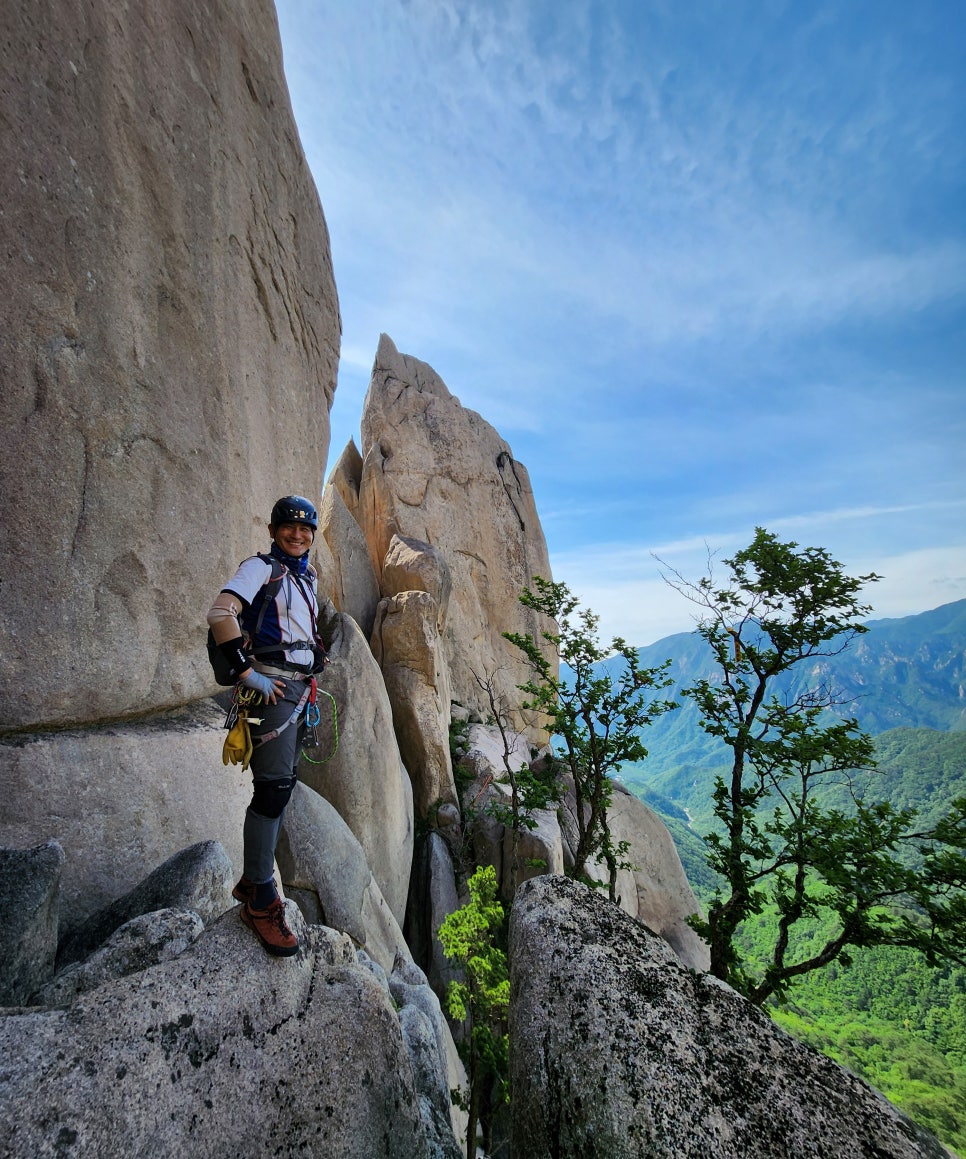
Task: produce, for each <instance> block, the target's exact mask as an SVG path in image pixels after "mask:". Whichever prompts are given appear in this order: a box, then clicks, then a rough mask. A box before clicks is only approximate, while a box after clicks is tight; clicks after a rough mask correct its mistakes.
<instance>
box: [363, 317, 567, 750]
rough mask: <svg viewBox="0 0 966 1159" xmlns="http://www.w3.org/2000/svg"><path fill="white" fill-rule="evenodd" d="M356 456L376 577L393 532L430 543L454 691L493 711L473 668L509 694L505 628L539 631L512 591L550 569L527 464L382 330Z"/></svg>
mask: <svg viewBox="0 0 966 1159" xmlns="http://www.w3.org/2000/svg"><path fill="white" fill-rule="evenodd" d="M362 457H363V466H362V476H361V479H360V481H359V488H358V493H359V500H358V520H359V522H360V524H361V526H362V529H363V531H364V532H365V535H366V540H367V542H368V544H369V553H370V557H371V559H372V564H373V568H374V570H375V572H376V575H377V576H379V577H380V581H381V578H382V574H383V569H384V565H385V560H386V554H387V552H388V551H389V547H390V544H391V542H392V538H393V536H394V535H397V536H401V537H408V538H411V539H416V540H421V541H423V542H425V543H428V544H431V545H432V546H433V548H435V549H436V550H437V551H438V552H439V553H440V555H441V556H442V557H443V559H444V560H445V562H446V565H447V567H448V569H449V572H450V575H451V579H452V595H451V597H450V600H449V609H448V612H447V615H446V626H445V630H444V632H443V635H442V646H443V654H444V656H445V658H446V661H447V666H448V669H449V679H450V687H451V690H452V695H453V698H454V699H455V700H457V701H458V702H459V703H460V704H463V705H465V706H479V707H481V708H483V709H485V710H486V711H487V712H488V711H489V705H488V703H487V702H486V699H485V697H484V696H483V693H482V691H481V689H480V686H479V682H478V679H477V678H480V679H483V680H486V679H492V680H493V681H494V684H495V688H496V691H497V694H498V695H499V694H501V693H502V694H506V696H507V698H508V701H509V704H510V705H511V707H512V706H513V705H516V704H517V703H518V702H519V695H518V692H517V687H516V686H517V685H518V684H521V683H523V682H524V680H525V677H526V669H525V666H524V664H523V662H522V660H521V659H520V657H519V654H518V653H517V652H516V649H514V648H513V647H512V646H511V645H509V644H508V643H507V642H506V641H505V640H504V639H503V638H502V633H503V632H506V631H515V632H524V633H529V634H531V635H532V636H534V638H535V639H539V638H540V632H541V630H542V627H543V625H541V624H538V623H537V620H536V617H535V616H534V615H533V614H532V613H530V612H529V611H528V610H527V609H525V608H523V607H522V606H521V605H520V603H519V596H520V592H521V591H522V589H523V588H524V587H526V586H532V584H533V577H534V576H535V575H540V576H543V577H545V578H550V563H549V558H548V555H547V546H546V542H545V540H544V536H543V530H542V528H541V526H540V520H539V519H538V517H537V512H536V506H535V504H534V499H533V491H532V488H531V486H530V480H529V476H528V475H527V472H526V468H525V467H524V466H523V464H522V463H519V462H518V461H517V460H516V459H514V457H513V453H512V452H511V450H510V448H509V446H508V445H507V444H506V443H505V442H504V441H503V440H502V439H501V438H500V436H499V435H498V434H497V432H496V431H495V430H494V429H493V427H491V426H490V424H489V423H487V422H485V421H484V420H483V419H482V418H481V417H480V416H479V415H478V414H477V413H476V412H475V411H472V410H468V409H466V408H464V407H463V406H462V405H461V404H460V402H459V400H458V399H457V398H455V397H454V396H453V395H452V394H451V393H450V392H449V390H448V389H447V387H446V385H445V383H444V382H443V381H442V379H441V378H440V377H439V375H437V374H436V373H435V371H434V370H433V369H432V368H431V367H430V366H428V365H427V364H426V363H424V362H420V361H419V360H418V359H416V358H412V357H410V356H408V355H405V354H400V353H399V352H398V351H397V350H396V348H395V346H394V345H393V343H392V341H391V340H390V339H389V338H388V337H386V335H383V336H382V338H381V339H380V342H379V349H378V351H377V353H376V359H375V364H374V366H373V371H372V378H371V380H370V384H369V391H368V394H367V395H366V401H365V405H364V409H363V415H362ZM347 506H349V509H350V511H351V510H352V507H351V505H349V504H347ZM517 723H518V724H519V725H520V726H522V727H528V726H529V724H530V722H528V721H524V720H522V719H521V720H518V721H517Z"/></svg>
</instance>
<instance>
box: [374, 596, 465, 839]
mask: <svg viewBox="0 0 966 1159" xmlns="http://www.w3.org/2000/svg"><path fill="white" fill-rule="evenodd" d="M439 620H440V609H439V604H438V603H437V602H436V600H435V599H434V598H433V597H432V596H431V595H430V594H429V592H425V591H404V592H400V593H399V595H395V596H390V597H389V598H387V599H384V600H381V601H380V603H379V607H378V609H377V611H376V622H375V625H374V627H373V632H372V653H373V656H375V658H376V661H377V663H378V664H379V666H380V668H381V669H382V676H383V680H384V681H385V684H386V692H387V693H388V695H389V702H390V704H391V705H392V720H393V727H394V729H395V733H396V738H397V740H398V742H399V752H400V755H401V756H402V759H403V763H404V764H405V766H406V768H407V769H408V771H409V774H410V778H411V780H412V784H413V803H414V806H415V809H416V815H417V816H419V817H426V816H427V815H428V814H429V813H430V811H431V810H433V809H435V808H436V807H438V806H439V805H440V804H442V803H443V802H446V801H450V802H455V801H456V786H455V785H454V783H453V765H452V761H451V759H450V753H449V719H450V717H449V712H450V708H449V705H450V696H449V679H448V673H447V665H446V661H445V660H444V658H443V655H442V649H441V647H440V636H439V628H438V625H439Z"/></svg>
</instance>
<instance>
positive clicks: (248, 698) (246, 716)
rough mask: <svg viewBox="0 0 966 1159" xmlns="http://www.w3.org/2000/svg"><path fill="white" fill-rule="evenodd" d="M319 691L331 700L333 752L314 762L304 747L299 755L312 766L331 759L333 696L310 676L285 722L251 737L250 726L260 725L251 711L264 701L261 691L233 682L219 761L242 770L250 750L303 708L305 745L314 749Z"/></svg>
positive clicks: (281, 729) (336, 731)
mask: <svg viewBox="0 0 966 1159" xmlns="http://www.w3.org/2000/svg"><path fill="white" fill-rule="evenodd" d="M320 692H321V693H322V695H323V696H327V697H328V698H329V700H330V701H331V702H332V735H333V737H334V743H333V746H332V752H330V753H329V755H328V756H327V757H324V758H323V759H322V760H318V761H317V760H314V759H313V758H312V757H310V756H309V755H308V753H307V752H306V751H305V748H303V749H302V756H303V757H305V759H306V760H307V761H308V762H309V763H310V764H313V765H324V764H326V763H327V762H328V761H330V760H332V758H333V757H334V756H335V754H336V751H337V750H338V748H339V718H338V712H337V709H336V703H335V697H334V696H332V694H331V693H329V692H326V691H325V689H324V688H319V686H318V683H317V682H316V680H315V678H314V677H312V678H311V679H309V680H307V681H306V683H305V691H304V692H303V693H302V695H301V697H300V698H299V701H298V703H297V704H296V706H295V708H294V709H293V710H292V715H291V716H290V717H289V718H288V719H287V720H286V721H285V723H284V724H280V725H279V726H278V728H276V729H273V730H272V731H271V732H266V733H263V734H262V735H261V736H254V737H253V736H252V734H251V728H250V726H251V725H253V724H261V723H262V720H263V719H264V718H263V717H260V716H252V715H251V710H252V709H253V708H254V707H255V706H256V705H258V704H261V703H263V698H262V694H261V693H260V692H258V691H257V690H256V689H254V688H246V687H245V686H244V685H243V684H236V685H235V689H234V692H233V693H232V698H231V705H230V707H229V709H228V715H227V716H226V717H225V724H224V727H225V728H226V729H227V730H228V735H227V736H226V737H225V744H224V747H223V749H222V754H221V759H222V763H223V764H226V765H227V764H232V765H238V764H240V765H241V767H242V769H243V770H244V769H247V768H248V766H249V764H250V763H251V759H252V753H253V752H254V751H255V749H256V748H258V747H259V746H261V745H263V744H267V743H268V742H269V741H270V740H275V738H276V737H278V736H280V735H281V734H282V733H283V732H284V731H285V730H286V729H287V728H288V727H289V726H290V725H292V724H294V723H295V722H296V721H297V720H298V718H299V716H300V715H301V712H302V709H303V708H304V709H305V724H306V735H307V746H306V747H308V748H313V749H317V748H318V747H319V735H318V726H319V724H320V723H321V720H322V714H321V712H320V711H319V706H318V703H317V698H318V694H319V693H320Z"/></svg>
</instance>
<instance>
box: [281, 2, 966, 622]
mask: <svg viewBox="0 0 966 1159" xmlns="http://www.w3.org/2000/svg"><path fill="white" fill-rule="evenodd" d="M277 9H278V14H279V22H280V27H281V33H282V44H283V51H284V55H285V71H286V76H287V79H288V84H289V89H290V92H291V96H292V103H293V107H294V110H295V116H296V120H297V122H298V126H299V132H300V135H301V137H302V143H303V147H304V149H305V152H306V156H307V158H308V161H309V165H310V167H311V169H312V172H313V175H314V177H315V181H316V185H317V186H318V189H319V195H320V198H321V201H322V206H323V209H324V211H325V215H326V220H327V222H328V226H329V232H330V236H331V242H332V256H333V263H334V267H335V276H336V283H337V286H338V290H339V299H340V307H341V311H342V320H343V347H342V361H341V366H340V371H339V385H338V389H337V393H336V402H335V405H334V408H333V411H332V430H333V442H332V449H331V451H330V465H331V463H333V462H334V461H335V459H336V457H337V456H338V454H339V453H340V451H341V449H342V447H343V446H344V445H345V443H346V442H347V441H348V439H349V438H350V437H355V439H356V442H357V444H358V441H359V436H358V428H359V419H360V415H361V408H362V401H363V398H364V396H365V391H366V387H367V385H368V380H369V373H370V370H371V367H372V361H373V357H374V355H375V351H376V346H377V344H378V339H379V335H380V333H382V332H385V333H387V334H388V335H389V336H390V337H391V338H392V339H393V341H394V342H395V343H396V345H397V347H398V348H399V349H400V350H401V351H403V352H404V353H407V354H412V355H414V356H416V357H417V358H420V359H422V360H423V361H425V362H428V363H429V364H430V365H431V366H433V367H434V369H435V370H436V371H437V373H439V374H440V375H441V377H442V378H443V380H444V381H445V382H446V384H447V386H448V387H449V389H450V390H451V391H452V392H453V393H454V394H455V395H456V396H457V397H458V398H459V399H460V400H461V402H462V403H463V404H464V405H465V406H468V407H471V408H472V409H474V410H477V411H479V412H480V414H482V415H483V417H484V418H485V419H487V420H488V421H489V422H490V423H492V424H493V425H494V426H495V427H496V428H497V430H498V431H499V432H500V434H501V435H502V436H503V438H504V439H506V441H507V442H508V443H509V444H510V446H511V448H512V449H513V453H514V455H515V457H516V458H517V459H519V460H520V461H522V462H523V463H524V464H525V465H526V467H527V468H528V470H529V472H530V477H531V480H532V483H533V488H534V492H535V495H536V499H537V506H538V510H539V512H540V516H541V521H542V523H543V528H544V531H545V533H546V536H547V541H548V545H549V548H550V555H551V563H552V566H553V570H554V578H555V579H558V580H563V581H565V582H566V583H568V584H569V586H570V587H571V589H572V590H573V591H574V592H575V593H577V594H578V595H579V596H580V597H581V598H582V600H583V602H584V603H585V604H586V605H589V606H590V607H592V608H593V609H594V610H595V611H596V612H598V613H599V615H600V617H601V631H602V635H603V636H604V637H605V638H609V637H610V636H612V635H614V634H618V633H619V634H621V635H623V636H625V637H626V638H627V639H628V640H629V641H630V642H631V643H633V644H635V645H644V644H648V643H651V642H652V641H654V640H656V639H658V638H659V637H661V636H665V635H668V634H670V633H671V632H676V631H687V630H690V628H691V627H692V626H693V623H692V609H691V607H690V605H688V604H687V603H686V602H685V601H684V600H683V599H682V597H680V596H679V595H677V594H676V593H675V592H674V591H672V590H671V589H670V588H669V587H668V586H667V585H666V584H665V583H664V582H663V580H662V579H661V575H660V565H659V564H658V563H657V561H656V560H655V558H654V556H655V555H657V556H659V557H660V558H661V559H663V560H664V561H665V562H666V563H667V564H669V565H670V566H672V567H674V568H676V569H678V570H679V571H680V572H682V573H683V574H684V575H686V576H687V577H689V578H695V579H696V578H698V577H699V576H701V575H702V574H704V572H705V569H706V560H707V553H708V551H709V550H711V551H713V552H718V553H720V554H721V555H724V556H727V555H729V554H730V553H731V552H733V551H734V550H736V549H738V548H740V547H742V546H745V545H746V544H747V543H748V542H749V541H750V539H751V537H752V535H753V534H754V528H755V527H756V526H765V527H767V528H768V529H769V530H771V531H774V532H776V533H777V534H779V535H780V536H781V537H782V538H785V539H794V540H796V541H798V542H799V543H801V544H803V545H808V546H822V547H826V548H828V549H829V550H830V551H831V552H832V553H833V554H834V555H835V557H836V558H837V559H839V560H841V561H842V563H843V564H844V565H845V566H846V568H847V569H848V570H849V571H850V572H852V573H865V572H869V571H876V572H878V573H880V574H882V575H883V576H884V577H885V578H884V580H883V581H882V582H880V583H878V584H876V585H874V586H872V587H870V588H869V589H868V590H867V596H868V599H869V602H871V603H872V604H873V606H874V609H875V611H874V614H875V615H876V616H900V615H908V614H911V613H914V612H919V611H924V610H926V609H928V608H932V607H936V606H938V605H939V604H942V603H946V602H949V601H950V600H955V599H962V598H964V597H966V326H964V315H966V310H964V305H966V210H964V207H966V190H964V185H966V181H964V178H966V156H964V154H966V132H964V129H966V115H964V114H966V6H964V4H963V2H962V0H945V2H939V0H916V2H915V3H912V2H909V0H903V2H901V3H896V2H893V0H876V2H875V3H871V2H866V0H838V2H837V3H834V4H825V3H808V2H805V0H797V2H794V3H785V2H772V0H758V2H756V3H746V2H742V0H720V2H719V0H706V2H698V0H690V2H688V0H667V2H665V0H576V2H572V0H507V2H503V0H494V2H484V0H478V2H460V0H364V2H361V0H277Z"/></svg>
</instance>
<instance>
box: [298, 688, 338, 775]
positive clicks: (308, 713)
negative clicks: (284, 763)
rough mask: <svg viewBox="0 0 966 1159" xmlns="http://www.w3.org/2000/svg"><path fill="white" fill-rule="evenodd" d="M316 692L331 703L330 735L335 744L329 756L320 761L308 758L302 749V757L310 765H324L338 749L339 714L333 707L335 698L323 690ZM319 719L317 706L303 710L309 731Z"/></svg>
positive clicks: (320, 714) (320, 715) (320, 716)
mask: <svg viewBox="0 0 966 1159" xmlns="http://www.w3.org/2000/svg"><path fill="white" fill-rule="evenodd" d="M318 691H319V692H321V694H322V695H323V696H327V697H328V698H329V700H331V701H332V734H333V736H334V737H335V744H334V745H333V748H332V752H330V753H329V755H328V756H327V757H325V758H324V759H323V760H321V761H316V760H313V759H312V757H310V756H309V755H308V753H307V752H306V751H305V749H304V748H303V749H302V756H303V757H304V758H305V759H306V760H307V761H308V762H309V764H310V765H324V764H326V763H327V762H328V761H331V760H332V758H333V757H334V756H335V754H336V752H338V749H339V714H338V712H337V710H336V706H335V697H334V696H333V695H332V693H331V692H326V691H325V689H324V688H320V689H319V690H318ZM321 719H322V713H321V712H320V711H319V706H318V705H317V704H310V705H309V706H308V708H307V709H306V710H305V723H306V724H307V725H308V726H309V728H310V729H314V728H315V727H316V726H317V725H318V723H319V722H320V721H321Z"/></svg>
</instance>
